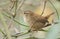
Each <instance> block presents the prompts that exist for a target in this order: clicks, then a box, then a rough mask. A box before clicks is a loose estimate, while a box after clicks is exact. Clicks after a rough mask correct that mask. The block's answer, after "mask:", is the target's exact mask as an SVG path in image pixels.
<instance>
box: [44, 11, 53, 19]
mask: <svg viewBox="0 0 60 39" xmlns="http://www.w3.org/2000/svg"><path fill="white" fill-rule="evenodd" d="M53 14H54V12H53V13H51V14H49V15H47V16H45V18H46V19H48V18H49V17H50V16H51V15H53Z"/></svg>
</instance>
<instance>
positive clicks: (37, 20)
mask: <svg viewBox="0 0 60 39" xmlns="http://www.w3.org/2000/svg"><path fill="white" fill-rule="evenodd" d="M53 14H54V13H51V14H49V15H47V16H45V17H43V16H41V15H38V14H36V13H34V12H32V11H29V10H28V11H25V12H24V15H25V16H26V20H27V22H28V24H29V26H30V30H29V31H40V30H42V28H44V27H47V26H49V25H51V24H50V23H49V21H48V18H49V17H50V16H51V15H53Z"/></svg>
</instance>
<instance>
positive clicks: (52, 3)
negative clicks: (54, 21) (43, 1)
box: [48, 0, 59, 19]
mask: <svg viewBox="0 0 60 39" xmlns="http://www.w3.org/2000/svg"><path fill="white" fill-rule="evenodd" d="M48 1H49V2H50V4H51V5H52V6H53V8H54V9H55V10H56V13H57V16H58V19H59V14H58V11H57V9H56V8H55V6H54V5H53V3H52V2H51V1H50V0H48Z"/></svg>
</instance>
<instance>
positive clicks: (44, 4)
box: [41, 1, 47, 16]
mask: <svg viewBox="0 0 60 39" xmlns="http://www.w3.org/2000/svg"><path fill="white" fill-rule="evenodd" d="M46 3H47V1H44V7H43V11H42V13H41V16H42V15H43V13H44V11H45V7H46Z"/></svg>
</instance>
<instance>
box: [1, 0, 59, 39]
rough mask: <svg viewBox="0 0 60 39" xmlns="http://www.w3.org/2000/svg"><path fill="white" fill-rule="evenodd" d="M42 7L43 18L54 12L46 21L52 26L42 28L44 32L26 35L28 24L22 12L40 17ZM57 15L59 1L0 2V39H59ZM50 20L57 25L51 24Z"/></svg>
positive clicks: (19, 0)
mask: <svg viewBox="0 0 60 39" xmlns="http://www.w3.org/2000/svg"><path fill="white" fill-rule="evenodd" d="M45 1H47V2H46V5H45V6H44V4H45ZM44 7H45V10H44V13H43V16H47V15H49V14H50V13H52V12H55V14H54V15H52V16H51V17H50V18H49V19H48V20H49V22H50V23H51V24H52V25H51V26H49V27H46V28H44V30H46V31H38V32H37V33H36V32H35V33H33V34H32V33H28V30H29V24H28V23H27V22H26V19H25V18H24V14H23V13H24V11H27V10H30V11H32V12H34V13H36V14H39V15H40V14H41V13H42V11H43V9H44ZM59 15H60V0H0V39H60V20H59ZM52 20H53V21H54V22H57V23H55V24H54V23H52ZM9 37H10V38H9Z"/></svg>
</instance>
